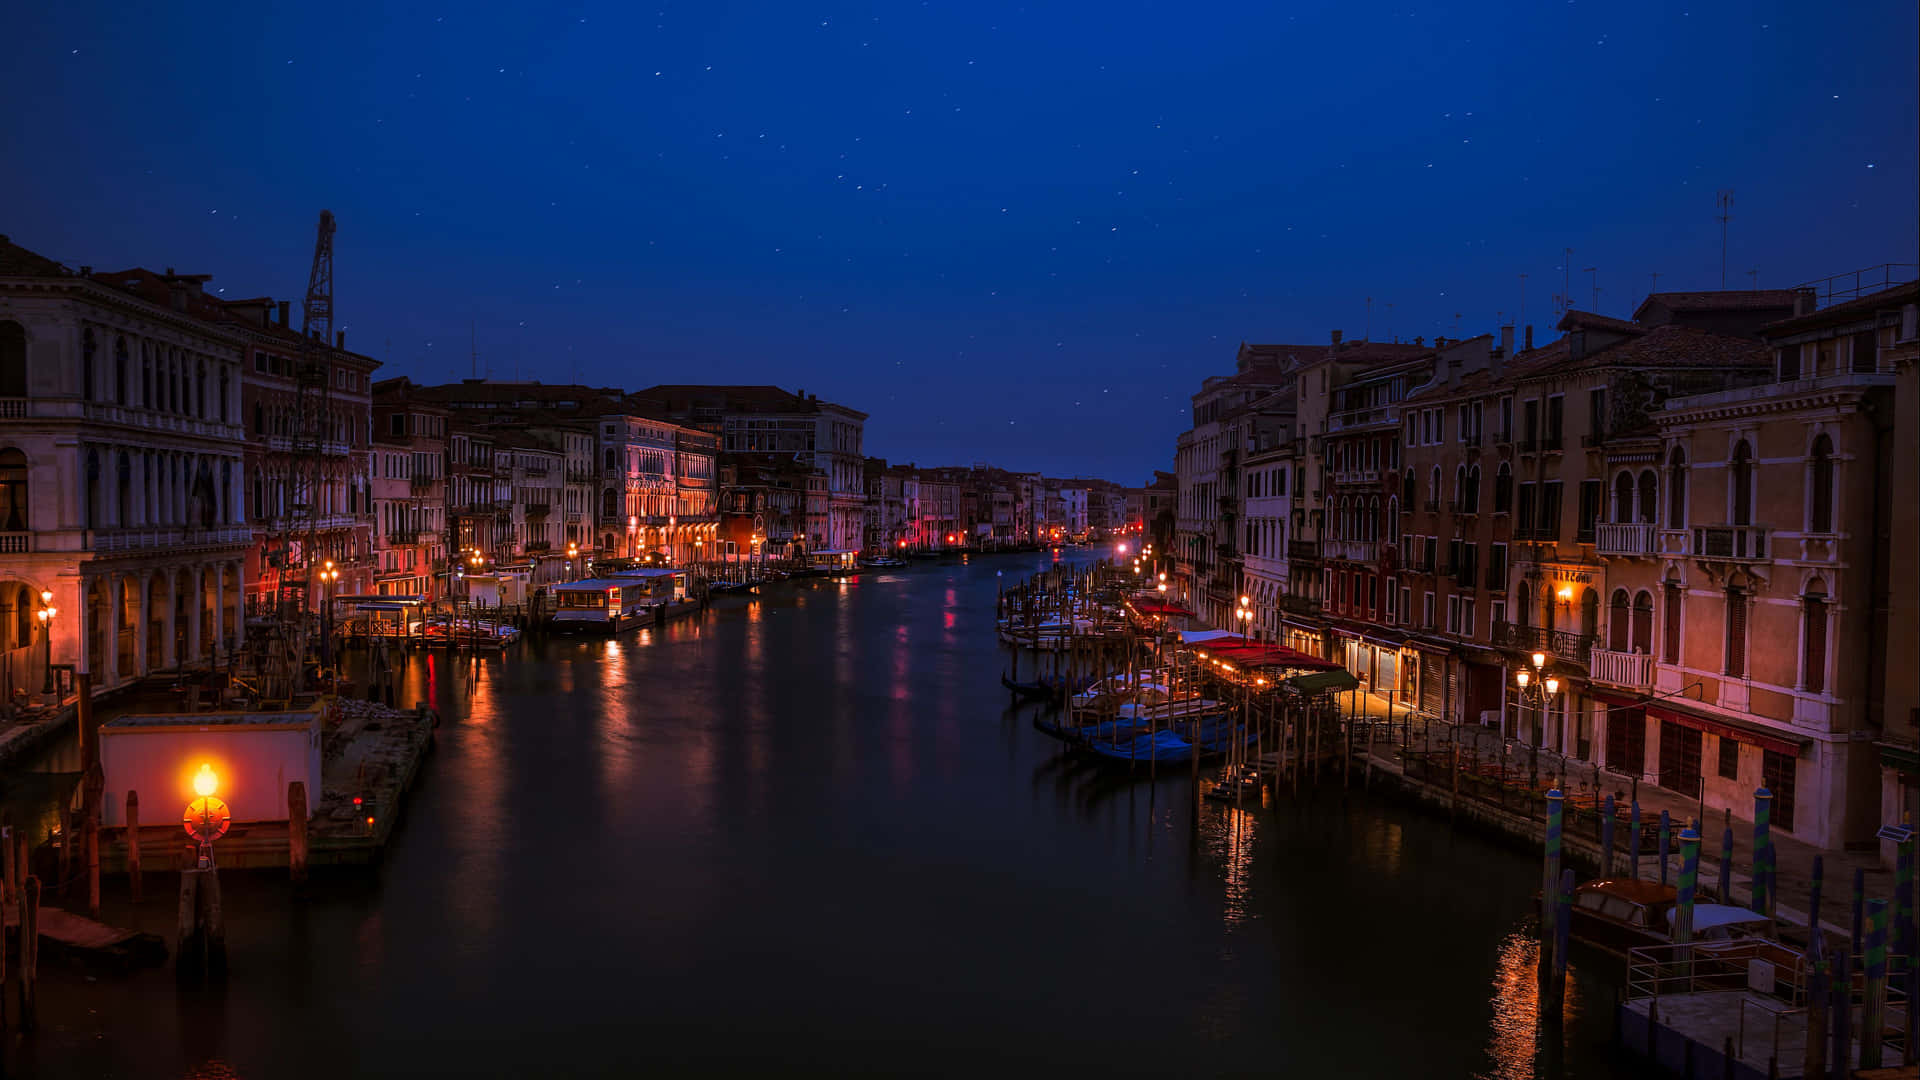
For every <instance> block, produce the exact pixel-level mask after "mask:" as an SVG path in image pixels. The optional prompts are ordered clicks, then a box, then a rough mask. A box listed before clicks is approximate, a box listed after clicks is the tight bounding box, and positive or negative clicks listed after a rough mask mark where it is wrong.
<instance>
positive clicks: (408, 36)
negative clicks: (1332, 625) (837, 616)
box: [0, 0, 1920, 483]
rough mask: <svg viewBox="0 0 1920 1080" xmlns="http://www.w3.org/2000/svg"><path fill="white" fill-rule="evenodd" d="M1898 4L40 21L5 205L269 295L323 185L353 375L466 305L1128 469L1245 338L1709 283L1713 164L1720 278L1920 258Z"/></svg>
mask: <svg viewBox="0 0 1920 1080" xmlns="http://www.w3.org/2000/svg"><path fill="white" fill-rule="evenodd" d="M1915 7H1916V6H1915V4H1914V3H1913V2H1912V0H1885V2H1881V0H1858V2H1855V0H1848V2H1844V3H1829V4H1808V3H1804V2H1799V3H1791V4H1787V3H1779V4H1775V3H1763V4H1747V3H1730V4H1714V3H1704V2H1698V3H1690V2H1689V0H1664V2H1661V3H1649V4H1628V3H1619V2H1600V0H1578V2H1573V0H1568V2H1564V3H1562V2H1560V0H1547V2H1540V3H1512V4H1501V5H1481V6H1479V7H1478V8H1474V9H1472V10H1471V11H1468V12H1467V13H1464V14H1463V13H1462V12H1461V11H1458V10H1455V9H1462V10H1465V9H1467V8H1468V5H1462V4H1432V3H1427V4H1412V5H1409V4H1404V3H1402V4H1391V5H1373V4H1362V3H1350V2H1346V3H1279V2H1266V3H1250V4H1227V3H1217V4H1187V3H1175V2H1172V0H1162V2H1158V3H1144V2H1126V0H1103V2H1101V3H1028V4H1025V5H1013V4H1000V3H990V2H985V0H967V2H960V0H934V2H928V3H920V2H918V0H905V2H897V3H866V4H858V3H855V4H849V3H842V2H820V3H811V4H808V3H792V2H781V3H762V4H745V3H723V2H713V0H703V2H700V3H675V4H663V3H660V2H658V0H655V2H653V3H650V4H647V5H645V6H644V7H643V8H637V9H635V10H628V8H627V6H626V5H601V4H573V3H564V2H560V3H535V4H527V3H513V4H499V3H486V2H480V3H468V4H460V5H453V4H449V5H445V6H442V7H425V6H409V7H406V8H399V7H395V8H393V9H392V10H390V11H382V10H379V9H371V8H370V9H366V10H356V9H353V8H351V7H337V6H335V5H327V4H303V5H280V4H271V5H254V6H241V7H236V8H232V9H229V10H227V11H226V12H224V13H215V12H214V11H213V10H212V9H208V8H199V7H192V8H181V7H179V6H178V5H100V6H93V5H82V4H74V5H47V4H30V5H25V6H22V7H20V8H19V9H18V10H15V11H13V12H11V13H10V15H9V18H8V20H7V26H8V36H9V38H10V41H9V44H8V47H7V50H6V53H7V64H8V67H9V69H10V71H9V75H8V78H7V83H8V86H9V89H10V91H11V92H10V94H9V103H8V106H7V108H6V110H5V112H4V119H0V145H4V147H5V149H6V154H5V160H6V162H7V164H6V167H4V168H0V232H5V233H8V234H10V235H11V236H12V238H13V239H14V240H15V241H16V242H18V243H21V244H24V245H26V246H27V247H30V248H33V249H35V250H38V251H41V252H43V253H44V254H47V255H50V256H52V257H54V258H57V259H60V260H62V261H64V262H66V263H68V264H69V265H74V266H78V265H80V264H83V263H84V264H91V265H93V266H94V267H96V268H98V269H120V268H123V267H125V266H129V265H134V264H140V265H145V266H149V267H152V268H155V269H164V268H165V267H168V266H172V267H175V268H176V269H178V270H180V271H181V272H183V273H184V272H204V273H212V274H214V275H215V279H214V281H213V283H212V287H213V288H218V289H224V290H225V294H226V295H227V296H244V295H255V294H260V293H270V294H272V295H274V296H276V297H292V298H294V299H295V300H296V306H297V299H298V296H299V294H300V293H301V291H302V290H303V289H304V287H305V283H306V273H307V264H308V260H309V258H310V254H311V248H312V243H313V225H314V221H315V218H316V217H317V215H318V212H319V210H320V208H321V207H327V208H330V209H331V210H333V211H334V213H335V214H336V215H337V217H338V218H339V235H338V239H337V247H336V268H337V278H338V284H337V304H338V309H339V313H340V314H339V318H340V321H341V323H342V324H343V325H344V326H346V327H347V329H348V332H349V342H348V343H349V345H350V346H353V347H356V348H358V349H359V350H361V351H365V352H368V353H371V354H372V355H374V356H376V357H379V358H381V359H383V360H384V361H385V363H386V368H385V369H384V370H383V372H382V373H383V374H407V375H411V376H412V377H414V378H415V379H419V380H427V381H444V380H446V379H448V378H452V377H457V376H465V375H467V374H468V373H469V369H470V365H471V364H472V360H471V355H470V354H471V349H470V344H469V341H470V327H473V328H474V332H477V337H478V341H479V365H480V367H481V368H482V369H483V371H486V372H490V373H491V374H492V375H494V376H495V377H500V378H511V377H514V376H515V374H516V373H518V374H519V375H520V376H521V377H529V378H534V377H537V378H540V379H542V380H545V381H564V380H567V379H569V378H578V379H580V380H582V381H590V382H595V383H603V384H618V385H624V386H627V387H633V388H638V387H641V386H645V385H649V384H651V383H655V382H693V381H724V382H772V383H779V384H781V385H783V386H786V387H788V388H795V387H800V388H804V389H806V390H808V391H812V392H815V393H818V394H820V395H821V396H822V397H825V398H830V399H832V400H836V401H840V402H843V403H845V404H848V405H852V406H854V407H856V408H860V409H864V410H866V411H867V412H869V413H871V414H872V419H871V420H870V421H869V422H868V425H867V443H866V445H867V450H868V452H869V453H872V454H876V455H880V456H885V457H888V458H891V459H895V460H909V459H911V460H916V461H918V462H919V463H921V464H933V463H967V462H971V461H978V460H991V461H994V462H996V463H1000V464H1004V465H1007V466H1011V467H1019V468H1033V469H1044V470H1048V471H1050V472H1053V473H1055V474H1061V475H1065V474H1072V473H1076V472H1078V473H1082V474H1100V475H1106V476H1110V477H1112V478H1114V479H1118V480H1122V481H1125V482H1129V483H1138V482H1141V481H1144V480H1145V479H1147V478H1148V477H1149V476H1150V475H1151V473H1150V470H1151V469H1152V468H1154V467H1155V466H1159V467H1162V468H1170V467H1171V460H1172V452H1173V438H1174V436H1175V434H1176V433H1177V432H1178V431H1180V430H1181V429H1182V428H1184V427H1185V426H1186V416H1187V397H1188V395H1189V394H1191V393H1192V392H1193V390H1194V389H1196V388H1197V385H1198V383H1199V380H1200V379H1201V378H1202V377H1203V376H1204V375H1207V374H1210V373H1218V372H1222V371H1228V370H1231V366H1232V362H1233V355H1234V349H1235V346H1236V343H1237V342H1239V341H1240V340H1242V339H1245V340H1250V341H1297V342H1307V343H1318V342H1324V341H1325V340H1327V337H1328V332H1329V330H1331V329H1333V328H1336V327H1338V328H1340V329H1342V330H1344V331H1345V332H1346V333H1347V334H1348V335H1349V336H1350V337H1351V336H1359V335H1361V334H1364V333H1366V332H1368V331H1369V330H1370V331H1371V333H1372V335H1373V336H1374V337H1375V338H1389V337H1393V336H1398V337H1400V338H1402V339H1406V338H1411V337H1412V336H1413V335H1415V334H1420V335H1424V336H1427V337H1431V336H1432V335H1434V334H1436V333H1438V334H1446V335H1449V336H1454V335H1469V334H1473V333H1479V332H1484V331H1490V330H1492V329H1493V328H1494V327H1495V326H1496V325H1497V322H1496V320H1497V319H1501V318H1504V319H1508V320H1510V319H1512V318H1513V317H1514V316H1515V314H1516V312H1519V313H1520V314H1521V318H1522V319H1523V320H1524V321H1525V322H1528V323H1533V324H1535V325H1536V326H1538V327H1539V330H1538V333H1539V334H1540V335H1541V336H1542V337H1550V336H1552V331H1551V330H1550V327H1551V325H1552V323H1553V322H1554V321H1555V314H1554V294H1556V293H1559V292H1561V291H1562V280H1563V276H1562V267H1563V266H1568V267H1570V269H1571V271H1572V273H1571V275H1570V279H1571V285H1572V288H1571V292H1572V294H1573V297H1574V300H1575V303H1576V304H1577V305H1578V306H1580V307H1583V308H1586V307H1591V306H1593V305H1592V293H1591V287H1592V283H1593V279H1594V277H1595V276H1596V275H1592V274H1589V273H1586V272H1583V271H1584V269H1585V268H1587V267H1597V271H1598V272H1597V279H1598V284H1599V287H1600V289H1601V292H1600V294H1599V304H1598V307H1599V310H1601V311H1602V312H1605V313H1607V314H1610V315H1618V316H1626V315H1629V314H1630V313H1631V311H1632V309H1633V307H1634V306H1635V305H1636V304H1637V303H1638V301H1639V299H1640V298H1641V297H1642V296H1643V295H1644V294H1645V293H1646V292H1647V291H1648V287H1649V285H1650V283H1651V281H1652V278H1651V276H1650V275H1652V274H1654V273H1656V272H1657V273H1658V274H1660V278H1659V284H1660V287H1661V288H1662V289H1670V288H1715V287H1718V285H1719V282H1720V225H1719V223H1718V222H1717V221H1716V220H1715V216H1714V215H1715V212H1716V211H1715V206H1714V203H1715V192H1716V190H1717V189H1720V188H1732V189H1734V192H1735V195H1734V208H1733V220H1732V222H1731V226H1730V236H1731V240H1730V244H1729V248H1730V255H1729V285H1730V286H1731V287H1735V288H1740V287H1747V286H1748V285H1749V284H1750V283H1757V284H1758V285H1759V286H1761V287H1784V286H1790V285H1795V284H1799V283H1802V282H1805V281H1807V280H1810V279H1814V278H1820V277H1825V276H1827V275H1829V274H1834V273H1838V272H1842V271H1849V270H1853V269H1856V268H1858V267H1863V266H1868V265H1871V264H1877V263H1882V262H1888V261H1913V260H1914V259H1915V255H1914V249H1915V239H1914V237H1915V233H1916V220H1915V190H1916V183H1917V180H1920V178H1917V175H1916V161H1915V134H1916V130H1917V128H1920V120H1917V119H1916V104H1915V83H1916V72H1915V46H1914V42H1915V40H1916V34H1917V33H1920V28H1917V27H1916V15H1915ZM1565 248H1572V249H1573V255H1572V256H1571V259H1570V260H1569V259H1566V258H1565V257H1564V256H1563V255H1562V251H1563V249H1565ZM1750 270H1756V271H1758V273H1757V275H1754V276H1751V277H1750V276H1749V274H1748V271H1750ZM1521 274H1526V275H1528V277H1527V278H1526V280H1525V283H1524V286H1523V284H1522V281H1521V278H1520V275H1521ZM1523 287H1524V309H1523V310H1522V290H1523ZM1368 297H1372V298H1373V310H1372V315H1371V319H1370V321H1369V317H1368V313H1367V298H1368Z"/></svg>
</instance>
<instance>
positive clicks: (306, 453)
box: [249, 210, 342, 704]
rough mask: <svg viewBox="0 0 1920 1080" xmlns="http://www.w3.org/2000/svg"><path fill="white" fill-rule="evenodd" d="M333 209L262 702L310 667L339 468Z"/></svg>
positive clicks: (326, 222) (278, 557)
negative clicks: (331, 355) (332, 349)
mask: <svg viewBox="0 0 1920 1080" xmlns="http://www.w3.org/2000/svg"><path fill="white" fill-rule="evenodd" d="M333 229H334V224H333V211H331V210H322V211H320V225H319V228H318V230H317V233H316V235H315V238H314V243H313V266H312V269H311V270H310V271H309V272H308V274H307V295H306V300H305V302H304V303H303V305H302V308H301V321H300V353H299V357H298V359H296V360H295V362H294V371H293V373H294V385H295V395H296V397H295V407H294V417H293V430H292V431H291V432H290V436H291V438H290V440H289V441H290V449H291V451H292V458H293V460H292V463H291V467H290V469H289V475H288V477H287V480H288V486H289V488H290V489H291V491H290V494H291V496H292V497H291V499H290V500H289V505H288V507H287V509H288V513H287V514H286V515H284V516H282V517H281V519H280V528H279V530H277V531H278V533H279V535H277V536H275V537H274V538H273V541H272V551H273V558H274V560H275V561H276V562H277V564H278V567H277V568H278V570H279V579H278V584H277V587H276V589H275V593H274V618H273V620H272V625H271V626H269V627H266V628H264V632H263V633H261V634H260V635H259V638H260V639H261V640H259V641H257V642H250V644H257V645H258V649H257V650H256V652H255V656H254V657H253V658H252V663H250V665H249V666H250V667H251V668H252V669H253V670H252V671H251V675H252V676H253V678H254V679H256V680H257V682H256V684H255V685H256V688H257V693H258V696H259V697H260V698H261V699H262V702H263V704H265V703H273V702H284V701H287V700H290V699H291V698H292V696H293V694H294V693H295V692H296V691H297V689H298V687H299V683H300V674H301V671H302V667H303V665H304V664H305V662H306V656H307V644H308V641H309V637H310V633H311V629H312V619H311V618H310V615H311V614H312V612H313V606H312V603H311V600H312V598H313V597H314V596H315V595H316V594H317V593H318V591H319V590H318V589H316V588H315V584H316V580H317V576H318V574H319V573H320V571H321V569H322V567H323V566H324V565H325V563H326V557H325V553H324V552H322V551H321V550H320V545H319V543H318V539H319V535H318V534H319V531H320V527H321V523H322V520H323V518H324V517H325V515H326V512H327V508H326V505H325V496H326V494H327V492H328V491H329V490H330V488H331V484H330V481H331V480H333V479H335V475H334V474H335V473H336V472H338V470H339V469H340V468H341V467H342V466H341V461H342V456H341V455H339V454H337V453H333V452H332V450H333V449H334V448H333V447H332V446H331V445H330V444H331V443H333V442H334V441H336V440H335V436H336V434H337V433H336V432H335V431H333V430H332V428H331V425H332V423H333V417H332V394H331V386H332V379H331V378H330V377H329V372H328V369H327V364H326V362H325V360H324V359H323V354H324V352H325V350H326V349H327V348H328V346H329V344H330V342H331V339H332V337H333Z"/></svg>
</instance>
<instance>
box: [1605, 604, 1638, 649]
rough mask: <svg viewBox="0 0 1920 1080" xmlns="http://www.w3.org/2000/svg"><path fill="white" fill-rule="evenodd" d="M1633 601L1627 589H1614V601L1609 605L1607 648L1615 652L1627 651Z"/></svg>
mask: <svg viewBox="0 0 1920 1080" xmlns="http://www.w3.org/2000/svg"><path fill="white" fill-rule="evenodd" d="M1630 605H1631V601H1629V600H1628V598H1627V590H1625V589H1615V590H1613V602H1612V603H1611V604H1608V605H1607V648H1609V649H1612V650H1613V651H1614V652H1626V651H1627V632H1628V630H1629V629H1631V628H1630V627H1629V626H1628V625H1627V624H1628V621H1629V619H1630V616H1631V612H1632V607H1631V606H1630Z"/></svg>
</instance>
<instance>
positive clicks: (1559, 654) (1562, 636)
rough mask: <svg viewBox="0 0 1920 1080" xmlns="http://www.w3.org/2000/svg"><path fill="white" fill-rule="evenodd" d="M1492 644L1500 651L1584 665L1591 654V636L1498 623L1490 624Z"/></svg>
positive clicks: (1568, 631)
mask: <svg viewBox="0 0 1920 1080" xmlns="http://www.w3.org/2000/svg"><path fill="white" fill-rule="evenodd" d="M1493 643H1494V645H1495V646H1497V647H1499V648H1502V649H1512V650H1514V651H1516V652H1543V653H1546V654H1548V655H1549V656H1552V657H1553V658H1554V659H1555V660H1563V661H1572V662H1574V663H1577V664H1582V665H1584V664H1586V663H1587V660H1588V657H1589V656H1591V655H1592V653H1593V635H1592V634H1576V633H1574V632H1573V631H1571V630H1548V629H1546V628H1545V627H1540V626H1521V625H1519V624H1517V623H1510V622H1498V623H1494V624H1493Z"/></svg>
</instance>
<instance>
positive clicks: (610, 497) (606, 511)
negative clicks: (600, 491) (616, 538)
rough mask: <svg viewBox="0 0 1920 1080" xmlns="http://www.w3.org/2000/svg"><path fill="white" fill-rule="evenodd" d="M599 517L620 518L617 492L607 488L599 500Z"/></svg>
mask: <svg viewBox="0 0 1920 1080" xmlns="http://www.w3.org/2000/svg"><path fill="white" fill-rule="evenodd" d="M607 453H608V455H612V453H613V451H611V450H609V451H607ZM600 516H601V517H603V518H607V519H609V520H611V519H613V518H617V517H619V516H620V493H619V492H617V491H615V490H613V489H612V488H608V489H607V490H606V494H605V497H603V498H602V499H601V500H600ZM607 546H609V547H611V546H612V545H611V544H609V545H607Z"/></svg>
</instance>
